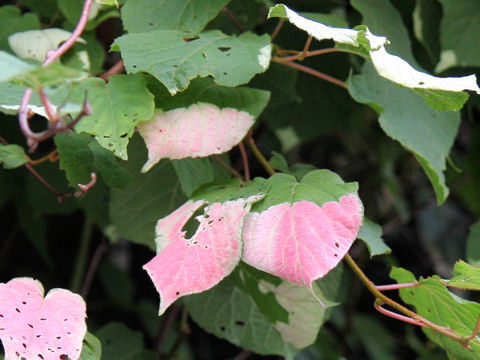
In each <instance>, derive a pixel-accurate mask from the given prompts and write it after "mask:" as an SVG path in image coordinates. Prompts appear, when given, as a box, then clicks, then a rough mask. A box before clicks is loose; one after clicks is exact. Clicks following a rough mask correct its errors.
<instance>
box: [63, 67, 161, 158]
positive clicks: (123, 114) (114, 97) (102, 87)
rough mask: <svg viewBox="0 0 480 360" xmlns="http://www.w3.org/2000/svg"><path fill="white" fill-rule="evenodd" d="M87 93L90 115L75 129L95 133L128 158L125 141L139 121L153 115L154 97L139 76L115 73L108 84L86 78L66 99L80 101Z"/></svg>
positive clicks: (97, 79)
mask: <svg viewBox="0 0 480 360" xmlns="http://www.w3.org/2000/svg"><path fill="white" fill-rule="evenodd" d="M85 91H88V92H87V98H88V102H89V103H90V106H91V108H92V114H91V115H89V116H86V117H84V118H83V119H82V120H81V121H80V122H79V123H78V124H77V125H75V130H76V131H78V132H86V133H88V134H92V135H95V137H96V139H97V141H98V142H99V144H100V145H102V146H103V147H104V148H105V149H107V150H110V151H112V152H113V153H114V154H115V155H117V156H118V157H120V158H122V159H124V160H126V159H127V144H128V142H129V140H130V137H131V136H132V134H133V130H134V129H135V126H136V125H137V123H138V122H140V121H143V120H149V119H150V118H151V117H152V116H153V108H154V102H153V96H152V94H150V92H149V91H148V90H147V88H146V86H145V81H144V80H143V78H142V76H140V75H114V76H112V77H111V78H110V80H109V82H108V84H105V83H104V81H103V80H102V79H99V78H88V79H86V80H84V81H82V82H81V83H79V84H76V85H75V86H73V87H72V90H71V91H70V93H69V96H68V100H69V101H71V102H73V103H77V104H82V103H83V100H84V98H85Z"/></svg>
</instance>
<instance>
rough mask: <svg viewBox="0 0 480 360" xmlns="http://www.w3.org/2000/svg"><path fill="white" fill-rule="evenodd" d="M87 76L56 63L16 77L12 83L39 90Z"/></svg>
mask: <svg viewBox="0 0 480 360" xmlns="http://www.w3.org/2000/svg"><path fill="white" fill-rule="evenodd" d="M85 75H86V74H85V73H84V72H82V71H79V70H77V69H73V68H70V67H66V66H64V65H62V64H60V63H59V62H55V63H53V64H51V65H48V66H46V67H36V68H35V69H32V70H31V71H29V72H27V73H25V74H21V75H19V76H16V77H15V78H14V79H12V81H13V82H15V83H16V84H19V85H23V86H26V87H30V88H33V89H38V88H40V87H46V86H55V85H59V84H63V83H66V82H71V81H78V80H80V79H81V78H82V77H85Z"/></svg>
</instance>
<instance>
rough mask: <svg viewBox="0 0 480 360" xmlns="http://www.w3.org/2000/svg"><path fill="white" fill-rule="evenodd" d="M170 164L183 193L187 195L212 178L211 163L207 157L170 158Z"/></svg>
mask: <svg viewBox="0 0 480 360" xmlns="http://www.w3.org/2000/svg"><path fill="white" fill-rule="evenodd" d="M172 165H173V167H174V169H175V172H176V173H177V176H178V178H179V180H180V185H181V186H182V190H183V193H184V194H185V195H186V196H188V197H189V196H190V195H192V193H193V192H194V191H195V190H196V189H198V188H199V187H200V186H202V185H203V184H207V183H209V182H212V181H213V180H214V176H213V169H212V165H211V164H210V159H208V158H196V159H192V158H187V159H182V160H172Z"/></svg>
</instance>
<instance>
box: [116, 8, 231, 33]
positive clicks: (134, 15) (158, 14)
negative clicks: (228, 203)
mask: <svg viewBox="0 0 480 360" xmlns="http://www.w3.org/2000/svg"><path fill="white" fill-rule="evenodd" d="M229 1H230V0H176V1H157V0H136V1H131V0H130V1H127V3H126V4H125V5H124V6H123V8H122V21H123V26H124V27H125V29H126V30H127V31H128V32H148V31H152V30H159V29H162V30H180V31H184V32H189V33H194V34H198V33H199V32H200V31H202V30H203V28H204V27H205V26H206V25H207V23H208V22H209V21H210V20H212V19H213V18H214V17H215V16H217V14H218V12H219V11H220V10H221V9H222V8H223V7H224V6H225V5H227V3H228V2H229ZM138 14H142V16H138Z"/></svg>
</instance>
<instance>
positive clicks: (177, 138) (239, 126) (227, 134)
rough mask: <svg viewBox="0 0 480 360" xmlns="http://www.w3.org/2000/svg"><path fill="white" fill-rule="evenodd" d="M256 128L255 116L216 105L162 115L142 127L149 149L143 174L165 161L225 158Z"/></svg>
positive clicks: (142, 133)
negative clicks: (223, 156) (215, 156)
mask: <svg viewBox="0 0 480 360" xmlns="http://www.w3.org/2000/svg"><path fill="white" fill-rule="evenodd" d="M252 124H253V116H251V115H250V114H248V113H246V112H244V111H238V110H235V109H232V108H223V109H219V108H218V107H217V106H215V105H212V104H205V103H198V104H193V105H191V106H190V107H188V108H187V109H185V108H180V109H175V110H170V111H167V112H159V113H157V116H155V117H154V118H153V120H151V121H147V122H142V123H140V124H139V125H138V130H139V131H140V135H142V137H143V138H144V140H145V143H146V145H147V148H148V161H147V163H146V164H145V165H144V166H143V169H142V171H143V172H145V171H148V170H150V168H151V167H152V166H153V165H155V164H156V163H157V162H159V161H160V160H161V159H163V158H170V159H183V158H187V157H192V158H195V157H205V156H209V155H212V154H221V153H223V152H226V151H228V150H230V149H231V148H232V147H234V146H235V145H237V144H238V143H239V142H240V141H241V140H242V139H243V137H244V136H245V135H246V134H247V131H248V129H250V127H251V126H252Z"/></svg>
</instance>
